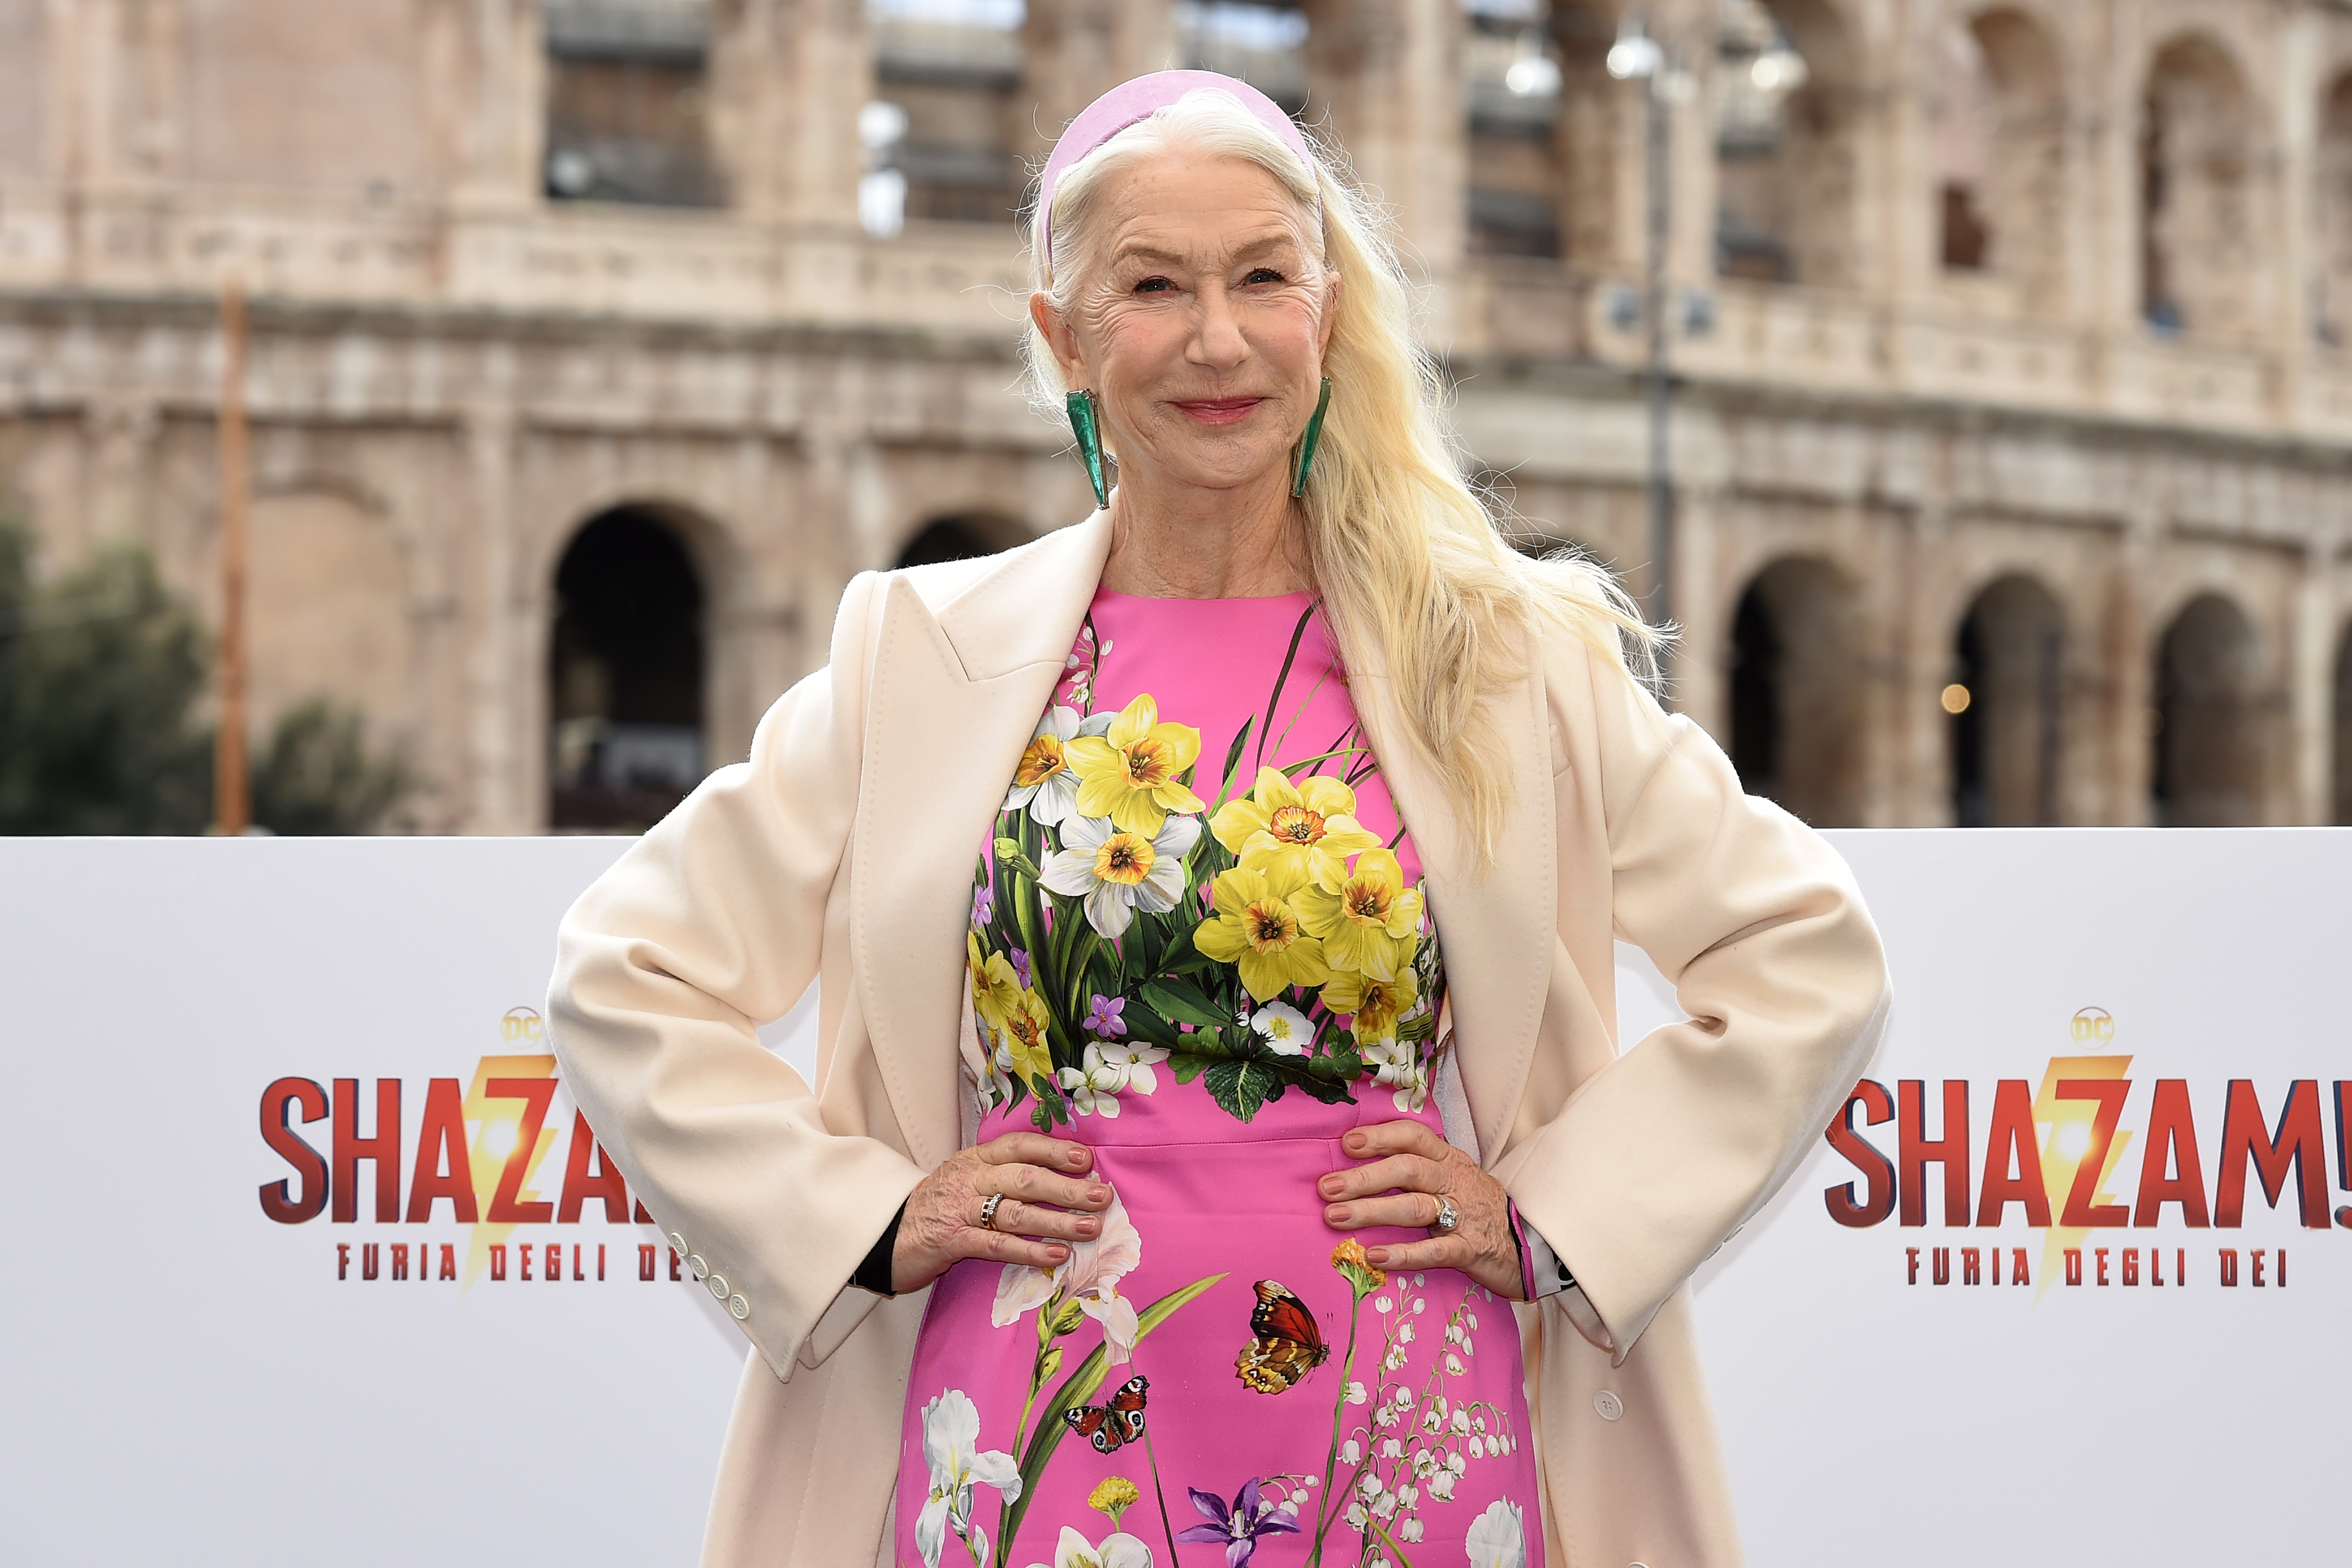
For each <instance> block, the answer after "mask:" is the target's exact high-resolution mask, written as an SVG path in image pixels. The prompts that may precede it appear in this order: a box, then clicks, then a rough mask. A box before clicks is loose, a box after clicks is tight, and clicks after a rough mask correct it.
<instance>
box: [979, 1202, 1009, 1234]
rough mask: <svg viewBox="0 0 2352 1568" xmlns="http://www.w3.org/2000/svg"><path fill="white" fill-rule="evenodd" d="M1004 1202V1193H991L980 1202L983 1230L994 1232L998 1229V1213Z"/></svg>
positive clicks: (981, 1226)
mask: <svg viewBox="0 0 2352 1568" xmlns="http://www.w3.org/2000/svg"><path fill="white" fill-rule="evenodd" d="M1003 1202H1004V1194H1003V1193H991V1194H988V1196H986V1197H984V1198H982V1199H981V1200H980V1228H981V1229H982V1230H994V1229H995V1228H996V1211H997V1209H998V1207H999V1206H1000V1205H1003Z"/></svg>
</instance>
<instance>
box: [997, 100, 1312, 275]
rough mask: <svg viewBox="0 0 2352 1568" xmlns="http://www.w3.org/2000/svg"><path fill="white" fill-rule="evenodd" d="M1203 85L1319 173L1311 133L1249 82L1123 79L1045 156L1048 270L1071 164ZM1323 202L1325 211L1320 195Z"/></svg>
mask: <svg viewBox="0 0 2352 1568" xmlns="http://www.w3.org/2000/svg"><path fill="white" fill-rule="evenodd" d="M1202 89H1208V90H1209V91H1212V92H1222V93H1223V94H1224V95H1225V96H1226V97H1228V98H1230V99H1232V100H1234V102H1236V103H1238V104H1240V105H1241V106H1242V107H1243V108H1244V109H1246V110H1249V111H1250V112H1251V113H1252V114H1254V115H1255V116H1256V117H1257V119H1258V121H1260V123H1262V124H1264V125H1265V128H1266V129H1267V130H1268V131H1271V132H1274V133H1275V134H1276V135H1277V136H1279V137H1281V138H1282V140H1283V142H1285V143H1286V145H1288V147H1289V148H1290V150H1291V151H1292V152H1294V153H1297V154H1298V161H1299V162H1300V163H1303V164H1305V165H1306V166H1307V178H1308V179H1309V180H1313V179H1314V178H1315V156H1314V154H1313V153H1309V152H1308V151H1307V138H1306V137H1305V136H1303V135H1301V134H1299V131H1298V127H1297V125H1296V124H1294V123H1293V122H1292V121H1291V118H1290V116H1288V115H1287V114H1285V113H1284V112H1283V111H1282V109H1281V106H1280V105H1278V104H1276V102H1275V101H1274V100H1272V99H1270V98H1268V97H1266V95H1265V94H1264V93H1262V92H1260V91H1258V89H1255V88H1254V87H1252V86H1250V84H1249V83H1247V82H1245V81H1243V80H1240V79H1238V78H1234V77H1229V76H1223V75H1221V74H1219V73H1218V72H1216V71H1153V72H1152V73H1151V74H1150V76H1139V77H1137V78H1136V79H1133V80H1132V81H1123V82H1121V83H1119V84H1118V86H1117V87H1115V88H1112V89H1110V90H1109V91H1108V92H1107V93H1104V94H1103V95H1102V96H1101V97H1100V98H1097V99H1096V100H1094V101H1093V102H1092V103H1089V104H1087V106H1086V108H1085V109H1083V110H1079V111H1078V117H1077V118H1076V120H1073V121H1070V125H1069V129H1068V130H1066V131H1065V132H1062V139H1061V140H1060V141H1059V142H1055V143H1054V153H1053V156H1052V157H1050V158H1047V159H1046V160H1045V178H1044V180H1043V181H1042V182H1040V185H1039V189H1038V193H1037V212H1038V215H1039V216H1040V218H1041V220H1042V221H1041V223H1040V225H1039V236H1040V237H1039V241H1038V243H1039V244H1040V245H1042V246H1043V247H1045V267H1046V269H1047V270H1048V271H1051V270H1052V269H1053V266H1054V194H1055V191H1056V190H1058V189H1059V188H1060V186H1061V184H1062V176H1063V175H1065V174H1068V173H1069V172H1070V168H1071V165H1073V164H1075V163H1077V161H1078V160H1079V159H1081V158H1084V157H1085V156H1086V155H1087V153H1091V152H1093V151H1094V150H1095V149H1096V148H1097V147H1099V146H1101V145H1102V144H1103V143H1104V142H1108V141H1109V140H1110V139H1111V138H1112V137H1114V136H1116V135H1118V133H1119V132H1122V131H1124V130H1126V129H1127V128H1128V127H1129V126H1130V125H1133V124H1136V123H1138V122H1139V121H1144V120H1149V119H1150V117H1151V116H1152V115H1154V114H1156V113H1158V112H1159V111H1160V110H1163V109H1165V108H1167V107H1168V106H1169V105H1170V104H1171V103H1174V102H1175V101H1176V100H1178V99H1180V98H1182V97H1183V96H1184V95H1185V94H1186V93H1188V92H1198V91H1200V90H1202ZM1319 207H1320V198H1319V197H1318V211H1319Z"/></svg>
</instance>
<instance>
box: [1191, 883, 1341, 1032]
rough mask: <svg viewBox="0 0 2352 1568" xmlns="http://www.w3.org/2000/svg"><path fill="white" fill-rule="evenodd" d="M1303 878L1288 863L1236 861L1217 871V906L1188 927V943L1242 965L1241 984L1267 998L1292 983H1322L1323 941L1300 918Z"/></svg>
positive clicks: (1325, 969)
mask: <svg viewBox="0 0 2352 1568" xmlns="http://www.w3.org/2000/svg"><path fill="white" fill-rule="evenodd" d="M1304 885H1305V879H1304V878H1303V877H1301V876H1300V875H1299V874H1298V873H1297V872H1295V871H1293V870H1291V869H1290V868H1287V867H1283V866H1274V867H1269V868H1267V869H1265V870H1263V871H1258V870H1253V869H1251V868H1248V867H1246V866H1236V867H1234V868H1233V869H1232V870H1230V871H1223V872H1220V873H1218V876H1217V881H1216V907H1215V910H1214V912H1213V913H1212V914H1211V915H1210V917H1209V918H1208V919H1207V920H1205V921H1202V922H1201V923H1200V925H1199V926H1197V927H1196V928H1194V930H1193V931H1192V945H1193V946H1195V947H1197V948H1199V949H1200V950H1201V951H1202V952H1205V953H1207V954H1208V955H1209V956H1210V957H1211V958H1213V959H1215V960H1216V961H1217V962H1218V963H1230V964H1233V965H1234V967H1236V968H1237V969H1239V970H1240V972H1241V977H1242V985H1243V987H1244V989H1246V990H1247V991H1248V992H1249V994H1250V995H1251V996H1252V997H1254V998H1255V999H1256V1000H1258V1001H1260V1002H1271V1001H1273V1000H1274V999H1275V998H1276V996H1279V995H1281V994H1283V992H1285V991H1286V990H1288V989H1289V988H1290V987H1291V986H1293V985H1320V984H1323V983H1324V982H1325V981H1326V980H1328V979H1329V978H1330V977H1331V967H1330V965H1329V964H1328V963H1325V962H1324V960H1323V943H1322V942H1320V941H1319V940H1318V939H1317V938H1316V937H1315V936H1314V935H1313V934H1312V933H1311V932H1309V931H1307V927H1306V922H1305V921H1302V920H1301V919H1300V917H1299V911H1298V906H1297V901H1296V900H1297V896H1298V894H1299V892H1300V890H1301V889H1302V888H1303V887H1304Z"/></svg>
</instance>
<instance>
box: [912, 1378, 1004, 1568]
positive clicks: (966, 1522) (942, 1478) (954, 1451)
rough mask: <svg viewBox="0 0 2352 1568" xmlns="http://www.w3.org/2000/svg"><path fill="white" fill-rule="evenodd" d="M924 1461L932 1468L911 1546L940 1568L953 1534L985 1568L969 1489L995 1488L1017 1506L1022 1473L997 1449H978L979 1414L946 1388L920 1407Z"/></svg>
mask: <svg viewBox="0 0 2352 1568" xmlns="http://www.w3.org/2000/svg"><path fill="white" fill-rule="evenodd" d="M923 1459H924V1462H925V1463H926V1464H928V1465H929V1466H930V1469H931V1491H930V1496H929V1499H928V1500H926V1501H925V1502H924V1504H923V1511H922V1513H921V1515H920V1516H919V1517H918V1518H917V1519H916V1521H915V1544H916V1545H917V1546H918V1547H919V1548H920V1549H921V1551H922V1553H923V1562H924V1563H925V1564H926V1565H927V1568H939V1563H940V1553H941V1552H943V1551H944V1550H945V1549H946V1547H947V1538H948V1534H949V1532H950V1531H953V1532H954V1534H955V1537H956V1539H957V1540H959V1541H961V1542H963V1543H964V1546H965V1548H966V1550H968V1551H969V1552H971V1560H972V1562H973V1563H974V1564H976V1565H977V1568H987V1564H988V1531H985V1530H983V1529H982V1528H981V1527H980V1526H979V1525H978V1524H976V1523H974V1522H973V1521H972V1517H971V1509H972V1489H973V1487H974V1486H975V1485H978V1486H991V1487H994V1488H995V1489H997V1490H998V1491H1000V1492H1002V1493H1003V1495H1004V1500H1005V1501H1006V1502H1008V1503H1011V1502H1018V1501H1019V1500H1020V1499H1021V1467H1020V1466H1019V1465H1018V1464H1016V1463H1014V1462H1013V1456H1012V1455H1010V1454H1008V1453H1005V1452H1004V1451H1003V1449H1001V1448H990V1449H986V1450H982V1448H981V1447H980V1411H979V1410H978V1408H976V1407H975V1406H974V1405H972V1402H971V1396H970V1395H969V1394H965V1393H964V1391H963V1390H962V1389H961V1388H950V1389H949V1390H948V1391H947V1392H946V1393H944V1394H940V1396H939V1397H938V1398H936V1399H934V1400H932V1401H931V1402H930V1403H929V1405H924V1406H923Z"/></svg>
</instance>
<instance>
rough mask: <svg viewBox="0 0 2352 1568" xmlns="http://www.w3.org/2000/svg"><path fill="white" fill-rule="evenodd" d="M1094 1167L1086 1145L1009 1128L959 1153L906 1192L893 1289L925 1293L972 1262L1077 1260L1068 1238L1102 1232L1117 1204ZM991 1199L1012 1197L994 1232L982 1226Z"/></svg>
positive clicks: (893, 1255) (1001, 1208)
mask: <svg viewBox="0 0 2352 1568" xmlns="http://www.w3.org/2000/svg"><path fill="white" fill-rule="evenodd" d="M1094 1163H1095V1156H1094V1151H1093V1150H1091V1149H1089V1148H1087V1146H1086V1145H1085V1144H1083V1143H1071V1142H1065V1141H1064V1140H1062V1139H1059V1138H1048V1137H1046V1136H1045V1134H1044V1133H1042V1132H1007V1133H1005V1134H1004V1135H1003V1137H1001V1138H992V1139H990V1140H989V1141H988V1142H985V1143H982V1144H981V1145H980V1146H979V1147H977V1148H973V1149H966V1150H964V1151H963V1152H961V1153H959V1154H957V1155H955V1156H954V1157H953V1158H951V1159H950V1160H948V1161H947V1162H946V1163H943V1164H941V1165H940V1168H939V1169H938V1170H936V1171H933V1172H932V1173H930V1174H929V1175H928V1176H925V1177H924V1178H923V1179H922V1182H921V1183H920V1184H919V1185H917V1187H916V1188H915V1190H914V1191H913V1192H912V1193H910V1194H908V1196H907V1210H906V1213H905V1214H904V1215H901V1216H900V1217H899V1220H898V1244H897V1245H896V1246H895V1247H892V1248H891V1250H890V1289H892V1290H894V1291H897V1292H898V1293H901V1294H903V1293H905V1292H906V1291H908V1290H919V1289H922V1288H923V1287H924V1286H926V1285H928V1284H929V1283H930V1282H931V1281H932V1280H934V1279H938V1278H939V1277H940V1275H942V1274H944V1273H946V1272H947V1271H948V1266H949V1265H950V1264H951V1263H954V1262H956V1261H957V1260H958V1259H960V1258H989V1259H991V1260H992V1261H995V1262H999V1263H1026V1264H1029V1265H1031V1266H1033V1267H1034V1268H1058V1267H1059V1266H1060V1265H1061V1264H1062V1263H1063V1262H1064V1261H1065V1260H1066V1259H1067V1258H1068V1257H1069V1256H1070V1249H1069V1247H1066V1246H1065V1245H1063V1244H1064V1243H1065V1242H1074V1241H1092V1240H1093V1239H1094V1238H1095V1237H1097V1236H1098V1235H1100V1234H1101V1233H1102V1221H1101V1220H1100V1219H1098V1218H1097V1217H1096V1216H1097V1215H1098V1214H1100V1213H1101V1212H1102V1211H1103V1210H1104V1209H1107V1208H1108V1207H1109V1206H1110V1198H1111V1193H1110V1188H1108V1186H1106V1185H1104V1184H1102V1183H1101V1182H1099V1181H1090V1180H1087V1173H1088V1172H1089V1171H1091V1170H1093V1169H1094ZM992 1193H1002V1194H1004V1201H1003V1203H1001V1204H999V1205H997V1206H996V1227H995V1228H994V1229H993V1230H991V1229H986V1228H983V1227H982V1225H981V1223H980V1213H981V1205H982V1204H984V1203H985V1202H987V1200H988V1197H989V1194H992ZM1033 1237H1037V1238H1042V1239H1031V1238H1033Z"/></svg>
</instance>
